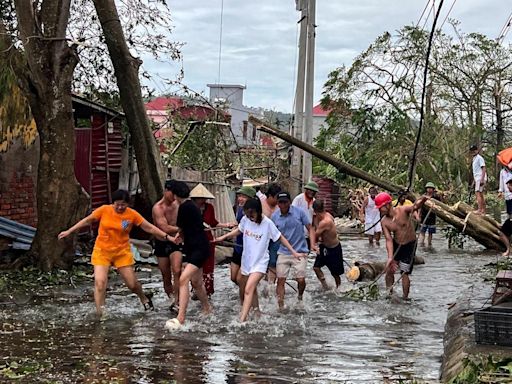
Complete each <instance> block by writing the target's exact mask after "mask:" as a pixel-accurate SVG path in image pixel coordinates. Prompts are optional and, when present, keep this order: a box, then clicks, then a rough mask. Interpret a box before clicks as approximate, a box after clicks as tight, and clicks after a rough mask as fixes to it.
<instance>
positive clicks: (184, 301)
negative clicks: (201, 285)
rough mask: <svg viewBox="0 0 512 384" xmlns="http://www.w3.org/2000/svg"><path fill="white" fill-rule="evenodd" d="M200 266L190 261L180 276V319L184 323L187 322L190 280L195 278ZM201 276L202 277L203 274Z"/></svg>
mask: <svg viewBox="0 0 512 384" xmlns="http://www.w3.org/2000/svg"><path fill="white" fill-rule="evenodd" d="M198 271H200V270H199V268H197V267H196V266H195V265H193V264H190V263H188V264H187V265H186V266H185V269H184V270H183V272H182V273H181V276H180V309H179V311H178V317H177V318H178V321H179V322H180V323H181V324H183V323H185V317H186V314H187V307H188V300H189V298H190V292H189V291H188V286H189V283H190V280H192V279H193V278H194V274H197V273H198ZM199 277H200V278H202V276H201V274H199Z"/></svg>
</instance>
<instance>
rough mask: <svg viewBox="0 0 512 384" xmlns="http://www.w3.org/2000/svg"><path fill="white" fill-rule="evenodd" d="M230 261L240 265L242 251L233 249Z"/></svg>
mask: <svg viewBox="0 0 512 384" xmlns="http://www.w3.org/2000/svg"><path fill="white" fill-rule="evenodd" d="M231 262H232V263H233V264H236V265H242V252H238V251H237V250H236V249H233V256H231Z"/></svg>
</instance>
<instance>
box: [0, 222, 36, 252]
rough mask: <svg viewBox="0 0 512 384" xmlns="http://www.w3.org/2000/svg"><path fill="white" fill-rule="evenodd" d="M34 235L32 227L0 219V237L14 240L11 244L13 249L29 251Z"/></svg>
mask: <svg viewBox="0 0 512 384" xmlns="http://www.w3.org/2000/svg"><path fill="white" fill-rule="evenodd" d="M35 234H36V229H35V228H34V227H31V226H29V225H25V224H21V223H18V222H16V221H13V220H9V219H6V218H5V217H0V236H3V237H7V238H9V239H12V240H14V241H13V243H12V244H11V248H13V249H24V250H28V249H30V245H31V244H32V240H33V239H34V235H35Z"/></svg>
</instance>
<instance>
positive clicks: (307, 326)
mask: <svg viewBox="0 0 512 384" xmlns="http://www.w3.org/2000/svg"><path fill="white" fill-rule="evenodd" d="M436 240H437V241H436ZM342 244H343V248H344V255H345V257H346V258H347V259H348V261H349V262H351V261H353V260H364V261H371V260H384V259H385V257H386V253H385V249H384V247H383V246H381V247H373V248H368V247H367V245H366V244H367V242H366V241H365V240H364V239H358V240H355V239H351V240H345V241H342ZM434 246H435V248H434V249H430V248H420V249H419V250H418V253H419V254H420V255H422V256H424V257H425V259H426V264H425V265H423V266H417V267H416V268H415V270H414V273H413V275H412V285H411V297H412V299H413V300H412V301H411V302H408V303H404V302H402V301H401V300H393V299H392V300H389V299H386V298H380V299H379V300H377V301H374V302H356V301H350V300H346V299H341V298H340V295H339V294H336V293H335V292H323V291H321V290H320V285H319V283H318V281H317V280H316V278H315V276H314V274H313V272H312V268H311V267H312V261H310V264H311V265H310V266H309V274H308V281H307V282H308V286H307V288H306V294H305V297H304V306H303V307H302V306H300V305H298V303H297V302H296V298H295V297H294V296H293V295H287V299H288V301H287V302H286V305H287V307H288V311H287V312H286V313H278V312H277V305H276V299H275V295H272V294H271V295H270V297H263V296H262V297H261V308H262V312H263V315H262V316H261V318H260V319H257V320H254V319H253V320H251V321H250V322H248V323H246V324H240V323H239V322H238V320H237V318H238V310H239V305H238V299H237V291H236V289H235V288H234V286H233V285H232V283H231V281H230V279H229V273H228V269H227V268H226V267H224V266H221V267H219V268H218V270H217V272H216V276H218V278H216V293H215V295H214V296H213V305H214V309H215V313H214V315H213V316H209V317H202V316H201V315H200V310H199V305H197V303H195V302H194V303H192V304H191V308H190V311H191V312H190V320H191V321H190V322H189V323H188V324H187V325H186V326H185V327H184V329H183V330H182V331H179V332H176V333H172V332H168V331H166V330H165V329H164V324H165V321H166V320H167V319H169V318H170V316H171V314H170V313H169V312H168V310H167V299H166V297H165V294H164V293H163V292H162V291H161V283H160V281H159V279H160V275H159V274H156V273H155V274H149V275H148V274H147V273H146V274H141V275H140V277H141V281H142V282H143V283H144V285H145V287H146V288H154V289H157V290H159V292H158V293H157V295H156V296H155V298H154V303H155V307H156V308H157V311H155V312H153V313H143V312H142V311H141V308H140V306H139V303H138V300H137V298H136V297H135V296H133V295H128V294H127V293H126V291H125V290H124V289H119V287H122V286H121V285H119V287H118V286H117V284H115V285H113V287H112V292H111V293H110V294H109V296H108V297H109V299H108V300H109V302H108V304H107V306H108V308H109V313H108V319H107V320H106V321H104V322H101V323H98V322H95V321H93V317H92V316H91V314H92V313H93V311H94V308H93V306H92V304H91V303H90V302H89V301H87V302H86V303H83V301H84V299H83V296H81V295H72V294H70V295H67V296H66V298H65V300H53V301H52V300H42V301H40V302H39V301H37V300H34V301H32V302H31V304H28V305H18V306H12V305H10V304H9V303H6V304H3V305H0V324H3V325H2V327H0V333H1V334H2V337H1V338H0V351H1V352H0V363H3V364H4V365H5V364H9V363H10V362H17V363H20V364H28V363H34V362H40V363H38V365H36V366H37V367H38V368H37V369H36V370H35V372H34V373H30V372H29V373H25V374H24V375H25V376H23V382H27V383H30V382H45V381H46V382H48V381H50V382H51V381H53V382H61V383H76V382H86V383H101V382H107V383H110V382H119V383H130V382H131V383H172V382H176V383H193V384H194V383H289V382H300V383H330V382H348V383H382V382H393V381H396V380H398V379H410V378H416V379H422V380H426V381H428V382H435V381H436V380H437V377H438V372H439V367H440V359H441V355H442V352H443V343H442V338H443V329H444V323H445V320H446V313H447V304H449V303H453V302H454V301H455V300H456V298H457V296H458V295H459V294H460V293H461V292H462V290H463V289H465V288H466V287H468V286H470V285H472V284H477V285H478V286H477V287H476V288H475V290H478V291H483V292H485V289H484V290H482V287H483V285H482V284H481V283H479V281H481V279H478V278H475V276H474V275H472V274H474V273H475V272H478V271H479V268H480V266H482V265H484V264H486V263H488V262H490V261H493V260H494V259H495V255H493V254H478V257H475V255H469V256H468V252H460V251H451V250H448V249H446V246H445V244H444V241H442V240H440V239H434ZM475 249H476V246H475ZM473 253H475V251H473ZM469 272H471V273H469ZM328 278H330V276H328ZM330 283H331V284H332V283H333V282H332V281H331V282H330ZM291 284H294V283H293V282H292V283H291ZM352 287H353V286H352V284H350V283H348V282H346V281H345V282H343V283H342V290H346V289H350V288H352ZM380 287H381V293H382V294H384V292H385V290H384V281H383V279H382V280H381V281H380ZM261 288H262V289H264V288H265V283H262V287H261ZM287 289H288V290H290V288H289V287H288V288H287ZM400 294H401V291H400V288H399V289H398V290H397V295H400ZM34 303H36V304H34ZM43 362H44V363H43ZM18 371H19V369H18ZM0 372H1V371H0ZM1 375H2V373H0V382H3V381H5V380H4V377H3V376H1Z"/></svg>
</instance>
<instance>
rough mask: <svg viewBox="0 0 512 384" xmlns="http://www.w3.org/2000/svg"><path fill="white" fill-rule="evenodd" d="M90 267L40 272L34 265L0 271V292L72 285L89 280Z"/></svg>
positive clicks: (33, 290) (10, 292) (39, 289)
mask: <svg viewBox="0 0 512 384" xmlns="http://www.w3.org/2000/svg"><path fill="white" fill-rule="evenodd" d="M91 272H92V270H91V267H89V266H75V267H74V268H73V269H72V270H71V271H65V270H55V271H52V272H42V271H41V270H39V269H36V268H34V267H28V268H24V269H22V270H9V271H2V272H1V273H0V294H7V295H10V294H12V293H13V292H16V291H27V292H38V291H41V290H44V289H47V288H49V287H52V286H57V285H71V286H72V285H74V284H75V283H77V282H80V281H89V280H91V277H92V275H91Z"/></svg>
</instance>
